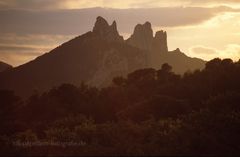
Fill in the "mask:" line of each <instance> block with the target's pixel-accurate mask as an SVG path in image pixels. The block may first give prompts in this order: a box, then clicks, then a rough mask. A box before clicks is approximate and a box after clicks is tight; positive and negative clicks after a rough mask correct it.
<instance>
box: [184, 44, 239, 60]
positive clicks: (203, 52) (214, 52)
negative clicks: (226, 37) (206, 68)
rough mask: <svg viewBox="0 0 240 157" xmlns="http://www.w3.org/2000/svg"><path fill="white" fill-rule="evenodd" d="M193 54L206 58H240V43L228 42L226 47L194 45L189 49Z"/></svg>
mask: <svg viewBox="0 0 240 157" xmlns="http://www.w3.org/2000/svg"><path fill="white" fill-rule="evenodd" d="M189 52H190V54H191V56H195V57H201V58H203V59H205V60H211V59H213V58H217V57H218V58H231V59H233V60H235V61H237V60H239V59H240V45H239V44H228V45H227V46H225V48H224V49H216V48H211V47H206V46H201V45H198V46H193V47H191V48H190V49H189Z"/></svg>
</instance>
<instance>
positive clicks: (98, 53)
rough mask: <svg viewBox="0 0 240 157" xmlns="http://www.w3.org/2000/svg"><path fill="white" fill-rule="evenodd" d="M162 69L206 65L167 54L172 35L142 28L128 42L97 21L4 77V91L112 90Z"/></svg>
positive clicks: (181, 69) (25, 93)
mask: <svg viewBox="0 0 240 157" xmlns="http://www.w3.org/2000/svg"><path fill="white" fill-rule="evenodd" d="M163 63H169V64H170V65H172V66H173V70H174V72H177V73H183V72H185V71H187V70H194V69H197V68H201V67H203V65H204V62H203V61H202V60H200V59H192V58H189V57H187V56H186V55H185V54H183V53H182V52H181V51H180V50H179V49H177V50H175V51H168V46H167V33H166V32H164V31H158V32H156V34H155V36H153V30H152V28H151V24H150V23H149V22H146V23H144V24H142V25H141V24H138V25H137V26H136V27H135V29H134V33H133V35H132V36H131V37H130V38H129V39H127V40H126V41H124V40H123V37H122V36H120V35H119V33H118V31H117V24H116V22H115V21H114V22H113V23H112V25H109V24H108V22H107V21H106V20H105V19H104V18H102V17H97V20H96V23H95V25H94V28H93V30H92V31H90V32H87V33H85V34H83V35H81V36H78V37H76V38H74V39H72V40H70V41H68V42H66V43H64V44H62V45H60V46H59V47H57V48H55V49H53V50H52V51H50V52H49V53H46V54H44V55H42V56H40V57H38V58H36V59H35V60H33V61H30V62H29V63H27V64H24V65H22V66H19V67H16V68H13V69H11V70H6V71H4V72H1V73H0V89H10V90H14V91H15V92H16V94H18V95H20V96H30V95H31V94H32V93H33V91H35V90H37V91H39V92H42V91H45V90H48V89H50V88H52V87H53V86H58V85H60V84H62V83H71V84H74V85H76V86H78V85H80V84H81V82H82V81H84V82H86V83H88V84H90V85H92V86H97V87H103V86H107V85H109V84H110V83H111V80H112V78H113V77H115V76H124V75H126V74H128V73H130V72H133V71H134V70H137V69H142V68H146V67H152V68H156V69H159V68H160V67H161V65H162V64H163Z"/></svg>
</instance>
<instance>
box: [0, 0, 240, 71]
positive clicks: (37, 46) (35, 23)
mask: <svg viewBox="0 0 240 157" xmlns="http://www.w3.org/2000/svg"><path fill="white" fill-rule="evenodd" d="M99 15H100V16H103V17H104V18H106V19H107V20H108V22H109V23H112V21H113V20H116V21H117V24H118V30H119V32H120V34H122V35H123V36H124V37H125V38H127V37H128V36H129V35H130V34H131V33H132V32H133V29H134V26H135V25H136V24H137V23H144V22H145V21H149V22H151V23H152V26H153V29H154V31H157V30H161V29H163V30H166V31H167V33H168V46H169V49H170V50H173V49H176V48H180V49H181V50H182V51H183V52H185V53H186V54H187V55H189V56H191V57H199V58H203V59H205V60H209V59H212V58H215V57H220V58H226V57H228V58H232V59H234V60H238V59H240V29H239V28H240V0H0V20H1V22H0V60H2V61H5V62H7V63H10V64H12V65H14V66H17V65H20V64H23V63H26V62H28V61H29V60H31V59H34V58H35V57H37V56H39V55H41V54H43V53H45V52H48V51H49V50H51V49H53V48H54V47H56V46H58V45H59V44H62V43H63V42H65V41H67V40H69V39H71V38H72V37H75V36H78V35H81V34H83V33H85V32H87V31H90V30H91V29H92V27H93V25H94V22H95V19H96V17H97V16H99Z"/></svg>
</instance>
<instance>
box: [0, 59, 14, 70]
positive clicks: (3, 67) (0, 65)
mask: <svg viewBox="0 0 240 157" xmlns="http://www.w3.org/2000/svg"><path fill="white" fill-rule="evenodd" d="M11 68H12V66H11V65H9V64H7V63H4V62H1V61H0V72H3V71H5V70H9V69H11Z"/></svg>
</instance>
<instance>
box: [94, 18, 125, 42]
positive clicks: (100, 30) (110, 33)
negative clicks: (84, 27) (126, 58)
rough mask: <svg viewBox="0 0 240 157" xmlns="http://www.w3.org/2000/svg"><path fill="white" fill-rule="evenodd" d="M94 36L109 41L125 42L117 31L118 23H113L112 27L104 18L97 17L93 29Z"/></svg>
mask: <svg viewBox="0 0 240 157" xmlns="http://www.w3.org/2000/svg"><path fill="white" fill-rule="evenodd" d="M92 32H93V33H94V34H96V35H97V36H99V37H100V38H102V39H104V40H107V41H114V42H123V41H124V40H123V37H122V36H120V35H119V33H118V31H117V23H116V21H113V23H112V25H109V24H108V22H107V21H106V20H105V19H104V18H102V17H100V16H99V17H97V20H96V23H95V25H94V27H93V31H92Z"/></svg>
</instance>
